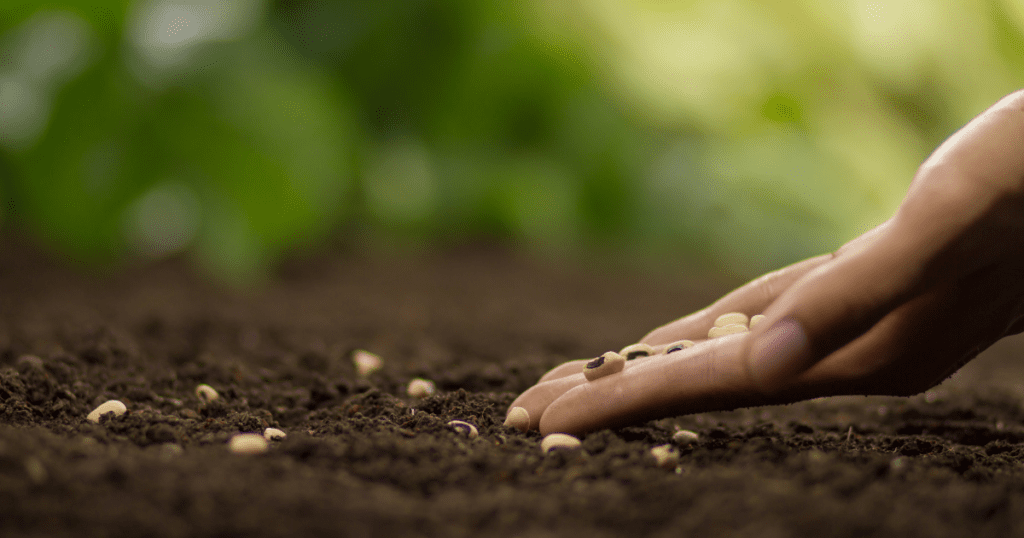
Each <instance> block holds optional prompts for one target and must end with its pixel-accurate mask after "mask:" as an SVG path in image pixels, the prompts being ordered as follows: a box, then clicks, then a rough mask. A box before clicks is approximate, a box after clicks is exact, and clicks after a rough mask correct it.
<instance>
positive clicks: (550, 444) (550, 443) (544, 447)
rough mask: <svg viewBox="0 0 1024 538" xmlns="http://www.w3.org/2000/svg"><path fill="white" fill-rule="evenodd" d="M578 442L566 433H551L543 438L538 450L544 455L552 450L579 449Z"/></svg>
mask: <svg viewBox="0 0 1024 538" xmlns="http://www.w3.org/2000/svg"><path fill="white" fill-rule="evenodd" d="M580 444H581V443H580V440H579V439H577V438H575V437H573V436H571V435H569V434H566V433H552V434H549V435H548V436H547V437H545V438H544V440H543V441H541V442H540V449H541V451H542V452H544V453H548V452H551V451H552V450H558V449H565V450H572V449H574V448H579V446H580Z"/></svg>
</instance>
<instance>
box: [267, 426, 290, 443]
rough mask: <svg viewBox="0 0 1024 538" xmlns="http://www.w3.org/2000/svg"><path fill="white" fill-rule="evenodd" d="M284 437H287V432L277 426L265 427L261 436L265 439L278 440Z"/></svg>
mask: <svg viewBox="0 0 1024 538" xmlns="http://www.w3.org/2000/svg"><path fill="white" fill-rule="evenodd" d="M285 437H288V434H287V433H284V432H283V431H281V430H279V429H277V428H267V429H265V430H263V438H264V439H266V440H267V441H280V440H282V439H284V438H285Z"/></svg>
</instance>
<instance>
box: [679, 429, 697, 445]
mask: <svg viewBox="0 0 1024 538" xmlns="http://www.w3.org/2000/svg"><path fill="white" fill-rule="evenodd" d="M699 439H700V436H699V435H697V434H696V433H695V432H692V431H690V430H679V431H677V432H676V433H674V434H672V441H673V442H674V443H676V444H677V445H680V446H687V445H692V444H693V443H696V442H697V441H698V440H699Z"/></svg>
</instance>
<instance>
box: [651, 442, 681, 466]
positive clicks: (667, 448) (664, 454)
mask: <svg viewBox="0 0 1024 538" xmlns="http://www.w3.org/2000/svg"><path fill="white" fill-rule="evenodd" d="M651 456H654V461H655V462H656V463H657V464H658V467H661V468H662V469H674V468H675V466H676V464H678V463H679V451H678V450H676V447H674V446H672V445H658V446H656V447H654V448H652V449H651Z"/></svg>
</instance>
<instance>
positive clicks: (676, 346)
mask: <svg viewBox="0 0 1024 538" xmlns="http://www.w3.org/2000/svg"><path fill="white" fill-rule="evenodd" d="M694 345H695V344H694V343H693V340H680V341H678V342H672V343H671V344H669V345H668V348H666V349H665V354H666V355H668V354H669V353H675V352H676V351H682V350H684V349H686V348H688V347H693V346H694Z"/></svg>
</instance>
